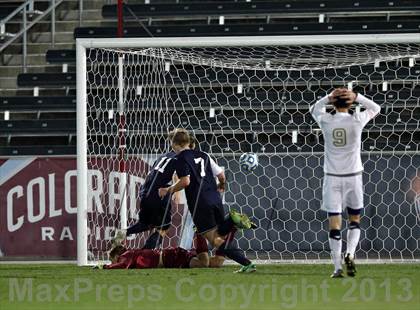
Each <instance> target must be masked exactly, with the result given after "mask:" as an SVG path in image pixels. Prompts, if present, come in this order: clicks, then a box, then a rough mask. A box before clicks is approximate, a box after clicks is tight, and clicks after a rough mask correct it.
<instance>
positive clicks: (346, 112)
mask: <svg viewBox="0 0 420 310" xmlns="http://www.w3.org/2000/svg"><path fill="white" fill-rule="evenodd" d="M354 102H358V103H359V104H361V105H362V106H363V107H364V108H365V111H362V112H354V113H353V111H351V110H350V107H351V105H352V104H353V103H354ZM328 103H330V104H332V105H333V106H334V111H333V112H331V113H327V112H326V111H325V106H326V105H327V104H328ZM379 111H380V106H379V105H377V104H376V103H375V102H373V101H372V100H370V99H368V98H366V97H365V96H363V95H361V94H357V93H355V92H353V91H351V90H348V89H346V88H338V89H335V90H334V91H333V92H332V93H331V94H330V95H327V96H325V97H324V98H322V99H320V100H319V101H318V102H316V103H315V104H314V105H313V106H312V107H311V109H310V112H311V114H312V116H313V118H314V119H315V121H316V122H317V123H318V125H319V127H320V128H321V130H322V134H323V137H324V141H325V142H324V144H325V145H324V149H325V150H324V173H325V176H324V182H323V189H322V207H321V208H322V209H323V210H324V211H326V212H328V219H329V229H330V232H329V239H328V240H329V245H330V250H331V257H332V261H333V263H334V267H335V269H334V273H333V274H332V275H331V277H333V278H341V277H343V270H342V265H341V264H342V260H341V247H342V240H341V222H342V220H341V213H342V211H343V210H344V208H346V209H347V213H348V215H349V226H348V230H347V250H346V253H345V256H344V262H345V264H346V269H347V275H348V276H351V277H354V276H355V275H356V265H355V263H354V253H355V251H356V247H357V245H358V243H359V239H360V214H361V210H362V209H363V180H362V171H363V165H362V159H361V155H360V149H361V135H362V130H363V128H364V127H365V126H366V124H367V123H368V122H369V121H370V120H371V119H373V118H374V117H375V116H376V115H377V114H378V113H379Z"/></svg>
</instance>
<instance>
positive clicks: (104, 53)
mask: <svg viewBox="0 0 420 310" xmlns="http://www.w3.org/2000/svg"><path fill="white" fill-rule="evenodd" d="M337 47H338V48H337ZM76 57H77V172H78V173H77V210H78V211H77V263H78V265H79V266H84V265H88V264H91V263H93V262H97V261H102V260H106V249H107V248H108V247H109V244H110V242H109V236H110V234H111V233H112V229H113V228H121V227H122V228H125V227H127V225H128V224H129V223H133V221H135V219H136V218H135V214H137V212H138V208H137V202H136V194H135V193H137V191H138V186H139V184H141V182H142V179H143V178H144V176H145V174H144V173H145V172H146V171H147V169H148V168H147V167H148V166H149V165H150V164H151V162H152V161H153V159H154V158H155V156H156V155H160V154H159V153H163V152H164V151H166V150H167V145H165V139H164V137H165V135H166V134H167V132H168V131H169V130H170V129H172V128H174V127H176V126H184V127H185V128H186V129H189V130H192V131H193V132H194V133H195V134H196V135H197V138H198V140H199V142H200V147H201V148H202V149H204V150H205V151H206V152H209V153H211V154H213V155H214V156H215V158H216V160H217V161H220V163H221V165H222V166H224V167H225V169H226V171H227V176H228V182H231V185H229V187H228V190H227V193H226V203H227V205H228V207H232V208H239V209H240V210H241V211H244V212H246V213H251V214H250V215H251V217H253V218H254V219H256V220H257V221H258V224H259V225H260V228H259V230H257V231H255V232H246V233H244V235H243V236H241V237H240V238H239V240H238V242H239V244H240V246H241V248H242V249H244V250H245V251H246V252H247V253H248V254H250V255H251V256H253V257H255V258H256V259H263V260H268V261H274V260H280V261H281V260H286V259H306V260H313V259H320V258H325V257H326V256H325V255H326V253H327V251H326V250H325V248H326V246H327V242H326V241H325V240H326V239H325V240H324V238H323V237H322V233H323V232H324V228H325V227H324V228H323V223H324V220H325V219H324V218H322V214H321V213H318V211H319V210H318V209H319V204H320V199H321V198H320V188H321V186H320V185H321V179H322V163H321V159H322V140H320V137H319V130H318V129H317V128H316V125H315V124H312V123H308V119H307V114H308V113H307V111H308V106H309V105H310V104H313V103H314V100H313V99H316V98H317V96H318V95H319V94H320V93H323V92H325V91H327V90H330V89H332V87H334V86H335V85H339V84H341V86H347V87H353V88H355V87H357V86H360V87H361V88H363V89H364V90H365V89H368V90H371V91H372V94H374V95H378V98H379V97H381V96H382V95H384V94H385V95H384V96H382V97H381V98H383V100H384V102H383V103H382V104H381V105H384V103H386V101H387V99H389V100H390V101H391V99H390V97H387V94H388V92H389V91H392V92H393V93H392V94H393V96H395V97H392V98H393V99H395V100H397V101H398V102H397V104H396V105H395V106H396V107H397V106H398V109H399V110H393V106H392V104H387V105H386V109H387V111H388V110H389V111H390V112H392V114H390V115H392V117H391V116H389V117H388V116H385V117H384V118H383V120H384V121H383V123H379V121H378V123H374V124H373V131H374V132H376V135H375V134H372V135H369V133H366V137H365V138H364V139H363V143H366V150H365V151H364V152H363V154H364V155H363V156H364V158H363V159H364V161H369V163H368V165H367V168H366V172H365V174H366V176H367V184H366V187H368V188H367V193H368V195H370V196H369V197H368V201H367V202H366V201H365V203H366V204H367V205H369V208H371V209H369V210H370V211H369V214H367V215H366V218H367V220H366V222H365V223H363V222H362V224H364V225H362V226H364V227H363V228H367V229H366V233H365V234H363V233H362V240H361V242H362V246H361V249H360V255H361V256H362V257H363V258H365V259H370V258H372V259H381V260H382V259H397V260H402V261H413V260H418V259H420V253H419V248H420V244H419V239H420V232H419V229H420V228H419V225H418V222H417V220H416V211H415V206H414V202H413V203H412V206H411V205H410V203H409V202H407V201H403V200H402V198H401V197H402V195H403V194H404V193H405V191H408V190H409V189H406V188H395V186H403V185H404V184H405V183H407V182H408V183H409V181H410V180H408V179H409V177H410V176H411V175H413V173H414V174H415V173H416V172H414V170H416V169H420V154H419V152H418V149H416V147H415V146H414V149H413V146H412V145H413V143H414V144H416V142H415V141H416V140H415V139H417V138H418V135H417V136H415V133H414V131H413V128H412V127H410V126H408V125H407V126H405V127H404V126H403V124H400V123H401V122H404V117H407V124H409V125H412V124H415V115H417V114H416V113H418V112H419V101H418V99H417V101H416V99H415V94H417V92H418V91H419V83H420V82H419V77H418V76H419V75H420V73H419V72H418V74H417V78H416V77H415V76H413V75H412V73H411V71H410V70H411V69H410V68H413V67H415V63H416V59H417V62H419V60H418V59H420V35H419V34H418V33H413V34H408V33H398V34H367V35H304V36H258V37H257V36H251V37H249V36H244V37H183V38H180V37H176V38H106V39H102V38H101V39H93V38H92V39H77V40H76ZM365 66H371V67H372V68H373V69H372V70H371V71H369V70H368V71H364V70H365ZM381 66H382V67H381ZM400 67H401V68H403V69H404V70H405V69H407V70H408V71H407V72H408V77H403V78H402V79H401V76H400V74H401V73H400V72H399V68H400ZM369 68H370V67H369ZM376 68H382V69H381V70H382V71H381V70H379V69H378V70H377V69H376ZM346 70H348V71H346ZM351 70H354V71H351ZM354 72H359V73H357V74H356V73H354ZM320 74H321V75H320ZM359 79H360V80H363V83H360V85H358V82H359ZM396 81H398V82H400V83H397V82H396ZM368 84H370V85H368ZM394 85H398V87H397V86H395V87H394ZM306 89H309V90H310V93H307V92H306ZM407 93H408V94H409V95H408V97H407V96H406V94H407ZM418 94H420V91H419V92H418ZM305 95H309V97H305ZM296 96H297V97H298V98H299V100H300V102H299V103H298V102H294V100H295V97H296ZM220 98H223V100H222V99H220ZM308 98H309V99H308ZM232 99H233V100H232ZM219 100H220V101H219ZM247 100H248V101H249V102H248V104H246V103H244V102H246V101H247ZM416 102H417V104H416ZM413 103H414V104H413ZM143 107H144V110H143ZM407 115H408V116H407ZM410 115H411V116H410ZM394 116H395V120H394ZM207 118H211V120H208V119H207ZM186 119H187V120H188V119H189V120H191V123H192V124H194V125H191V124H189V123H186V122H185V120H186ZM401 119H403V121H401ZM398 120H399V121H398ZM396 123H398V124H397V125H398V126H397V125H396ZM417 124H418V119H417ZM400 125H401V126H400ZM136 126H137V127H136ZM138 126H141V127H138ZM229 126H231V129H232V132H230V131H229V130H228V129H229ZM417 130H418V128H417ZM280 132H281V133H280ZM395 135H399V138H397V140H398V139H399V141H400V142H399V143H397V144H396V145H394V144H392V143H393V142H392V141H394V140H392V139H394V138H395ZM200 138H201V139H202V140H201V141H200ZM376 138H381V139H382V140H381V141H385V142H390V143H389V145H387V144H386V143H385V144H384V147H381V145H379V144H378V143H375V139H376ZM404 139H405V140H404ZM403 140H404V141H405V142H404V143H403V142H401V141H403ZM201 142H202V144H201ZM391 142H392V143H391ZM417 142H418V141H417ZM224 143H225V144H226V145H227V146H223V145H224ZM403 144H404V145H403ZM236 145H238V146H237V147H236ZM280 145H283V149H280ZM244 150H246V151H253V152H256V153H257V154H258V155H259V156H260V157H261V160H260V167H258V169H257V171H256V172H255V175H245V174H244V173H242V172H241V171H239V170H238V166H237V165H236V164H235V161H237V159H238V156H239V155H240V154H241V152H243V151H244ZM130 158H133V160H134V159H135V162H131V160H130ZM399 165H401V166H399ZM313 171H315V172H313ZM392 171H395V174H392ZM279 173H284V174H283V175H278V174H279ZM389 173H391V174H392V176H387V175H385V174H389ZM378 175H379V177H378ZM398 178H401V180H400V181H398ZM403 183H404V184H403ZM396 184H397V185H396ZM392 191H398V193H397V194H395V192H394V193H390V192H392ZM244 193H245V195H244ZM378 204H380V205H381V206H380V210H378V212H379V213H378V214H379V215H378V216H376V215H375V216H374V217H373V218H370V217H369V215H371V214H374V213H375V211H374V210H375V208H376V207H378ZM385 205H387V207H386V206H385ZM391 207H392V208H394V209H390V208H391ZM178 211H179V210H178ZM178 213H179V214H181V215H179V214H178ZM178 213H177V215H176V216H179V217H181V220H179V219H178V222H177V223H178V225H181V226H182V223H183V220H182V217H184V216H185V213H183V212H182V210H181V211H179V212H178ZM410 226H411V227H410ZM105 227H106V228H105ZM372 227H373V228H372ZM178 228H179V229H176V230H175V232H174V234H175V235H176V236H175V235H171V236H172V237H171V238H174V240H175V239H176V240H178V239H179V235H180V234H181V233H182V227H178ZM325 234H326V232H325ZM130 242H132V243H130V244H132V245H133V246H135V245H138V244H139V243H141V241H139V240H137V241H136V240H132V241H130ZM174 242H175V241H174ZM177 242H178V241H177ZM178 243H179V242H178ZM399 243H403V245H401V246H400V247H399V246H397V244H399ZM166 244H168V245H172V244H173V242H172V241H171V240H169V241H168V242H167V243H166ZM370 249H373V250H370ZM382 249H383V250H382Z"/></svg>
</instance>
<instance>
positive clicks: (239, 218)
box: [230, 210, 255, 229]
mask: <svg viewBox="0 0 420 310" xmlns="http://www.w3.org/2000/svg"><path fill="white" fill-rule="evenodd" d="M230 218H231V219H232V221H233V223H234V224H235V226H236V228H239V229H250V228H251V227H253V225H255V224H254V223H252V222H251V220H250V219H249V217H248V216H247V215H245V214H241V213H239V212H238V211H235V210H231V211H230Z"/></svg>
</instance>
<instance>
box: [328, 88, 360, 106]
mask: <svg viewBox="0 0 420 310" xmlns="http://www.w3.org/2000/svg"><path fill="white" fill-rule="evenodd" d="M328 97H329V101H330V103H332V104H334V103H335V102H337V100H338V98H341V99H343V100H345V101H346V103H347V104H348V105H349V106H350V105H351V104H353V102H354V101H355V100H356V97H357V95H356V93H355V92H354V91H352V90H349V89H347V88H344V87H341V88H336V89H334V90H333V92H332V93H331V94H330V95H329V96H328Z"/></svg>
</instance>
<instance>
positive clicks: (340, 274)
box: [330, 269, 344, 278]
mask: <svg viewBox="0 0 420 310" xmlns="http://www.w3.org/2000/svg"><path fill="white" fill-rule="evenodd" d="M330 277H331V278H344V272H343V269H338V270H336V271H334V273H333V274H332V275H331V276H330Z"/></svg>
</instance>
